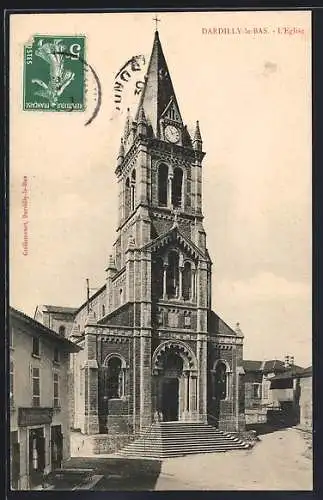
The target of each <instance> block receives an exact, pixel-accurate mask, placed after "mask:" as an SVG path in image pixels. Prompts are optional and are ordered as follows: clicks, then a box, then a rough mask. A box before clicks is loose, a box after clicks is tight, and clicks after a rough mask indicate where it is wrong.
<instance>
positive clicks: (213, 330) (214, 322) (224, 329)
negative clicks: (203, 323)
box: [208, 311, 237, 336]
mask: <svg viewBox="0 0 323 500" xmlns="http://www.w3.org/2000/svg"><path fill="white" fill-rule="evenodd" d="M208 332H209V334H210V335H234V336H236V335H237V334H236V332H235V331H234V330H233V329H232V328H230V326H229V325H227V324H226V323H225V322H224V321H223V319H221V318H220V316H218V315H217V314H216V313H215V312H214V311H210V313H209V317H208Z"/></svg>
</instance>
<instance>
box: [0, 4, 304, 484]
mask: <svg viewBox="0 0 323 500" xmlns="http://www.w3.org/2000/svg"><path fill="white" fill-rule="evenodd" d="M9 27H10V33H9V172H8V178H9V188H8V189H9V191H8V196H9V207H10V208H9V240H10V241H9V247H10V258H9V274H10V282H9V290H10V304H9V306H10V307H9V308H8V316H9V332H8V351H9V352H8V359H9V360H10V363H9V364H8V381H9V379H10V384H9V385H10V387H9V399H8V408H9V412H10V418H9V420H10V457H9V458H8V465H10V488H11V489H12V490H91V491H108V490H115V491H116V490H120V491H124V490H140V491H145V490H147V491H164V490H214V491H216V490H231V491H232V490H233V491H235V490H281V491H282V490H311V489H312V487H313V485H312V468H313V466H312V426H313V423H312V353H311V342H312V324H311V317H312V311H311V279H312V277H311V239H312V235H311V204H312V200H311V197H312V196H311V176H312V173H311V162H312V158H311V156H312V145H311V141H312V131H311V105H312V96H311V12H310V11H306V10H304V11H301V10H298V11H259V12H257V11H244V12H242V11H241V12H239V11H221V12H217V11H200V12H188V11H187V12H174V11H169V12H157V13H153V12H117V11H115V12H106V13H104V12H72V11H70V12H64V11H61V12H47V13H45V12H43V13H40V12H38V13H37V12H34V13H33V12H29V13H18V12H16V13H11V15H10V26H9ZM9 372H10V373H9ZM224 452H225V453H224ZM9 462H10V463H9ZM214 471H216V474H215V472H214Z"/></svg>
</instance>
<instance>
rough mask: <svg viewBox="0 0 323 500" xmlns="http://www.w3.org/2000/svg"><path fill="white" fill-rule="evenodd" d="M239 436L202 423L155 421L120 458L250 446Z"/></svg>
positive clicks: (179, 454) (123, 449)
mask: <svg viewBox="0 0 323 500" xmlns="http://www.w3.org/2000/svg"><path fill="white" fill-rule="evenodd" d="M249 447H250V444H248V443H245V442H244V441H242V440H241V439H239V438H237V437H236V436H234V435H232V434H230V433H228V432H223V431H220V430H218V429H215V428H214V427H212V426H211V425H209V424H206V423H202V422H159V423H154V424H153V425H152V426H151V427H150V428H149V430H148V431H147V432H146V433H145V434H144V435H143V436H141V437H140V438H138V439H136V440H135V441H133V442H132V443H130V444H128V445H127V446H125V447H124V448H122V449H121V450H119V451H118V452H117V456H119V457H128V458H136V457H143V458H170V457H180V456H182V455H188V454H194V453H214V452H221V451H229V450H238V449H246V448H249Z"/></svg>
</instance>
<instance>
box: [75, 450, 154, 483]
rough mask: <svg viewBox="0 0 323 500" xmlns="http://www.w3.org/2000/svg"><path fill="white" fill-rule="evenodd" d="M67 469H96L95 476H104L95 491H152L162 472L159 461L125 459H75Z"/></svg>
mask: <svg viewBox="0 0 323 500" xmlns="http://www.w3.org/2000/svg"><path fill="white" fill-rule="evenodd" d="M65 467H67V468H75V469H78V468H79V469H84V468H91V469H94V471H95V472H94V473H95V474H100V475H103V476H104V477H103V478H102V480H101V481H100V482H99V483H98V484H97V485H96V486H95V487H94V488H93V490H94V491H107V490H113V491H138V490H141V491H142V490H146V491H152V490H154V488H155V485H156V482H157V479H158V477H159V474H160V470H161V462H160V461H158V460H144V459H125V458H94V457H91V458H83V457H74V458H71V459H70V460H68V461H67V462H66V464H65Z"/></svg>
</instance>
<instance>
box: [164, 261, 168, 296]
mask: <svg viewBox="0 0 323 500" xmlns="http://www.w3.org/2000/svg"><path fill="white" fill-rule="evenodd" d="M167 267H168V266H167V265H164V276H163V299H164V300H167V286H166V285H167Z"/></svg>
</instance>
